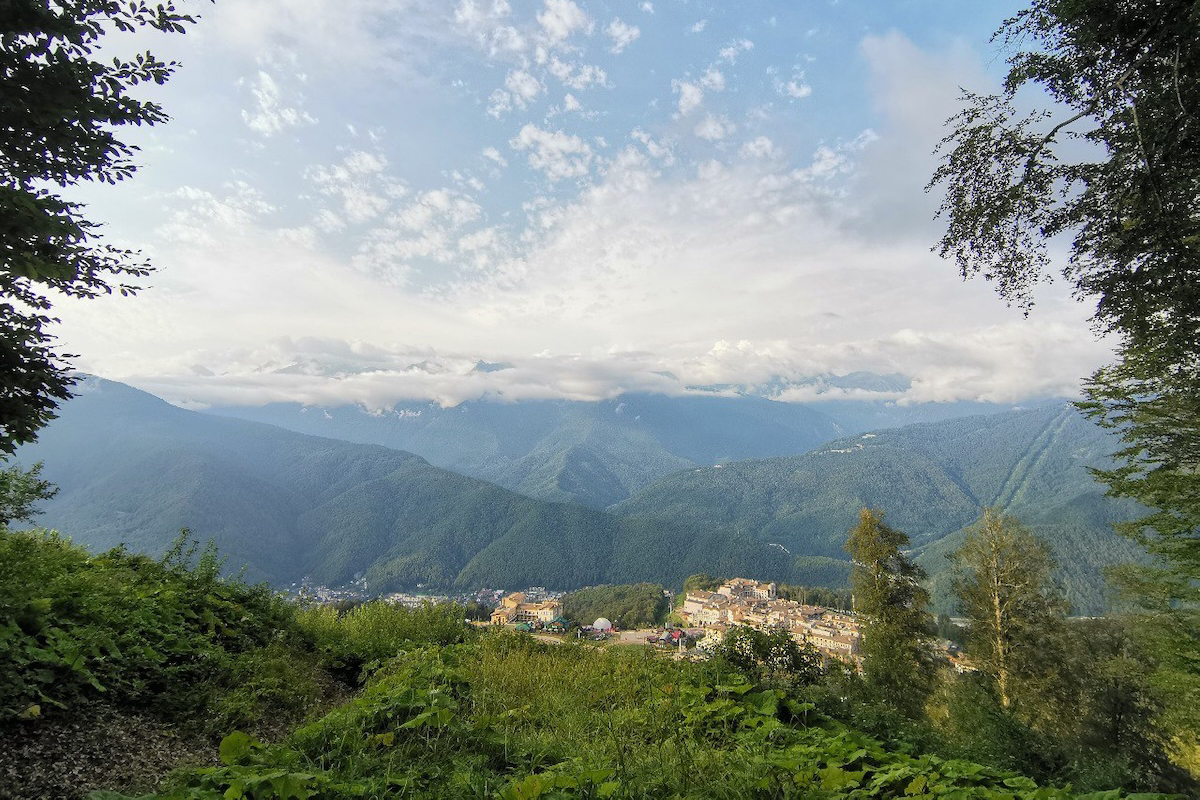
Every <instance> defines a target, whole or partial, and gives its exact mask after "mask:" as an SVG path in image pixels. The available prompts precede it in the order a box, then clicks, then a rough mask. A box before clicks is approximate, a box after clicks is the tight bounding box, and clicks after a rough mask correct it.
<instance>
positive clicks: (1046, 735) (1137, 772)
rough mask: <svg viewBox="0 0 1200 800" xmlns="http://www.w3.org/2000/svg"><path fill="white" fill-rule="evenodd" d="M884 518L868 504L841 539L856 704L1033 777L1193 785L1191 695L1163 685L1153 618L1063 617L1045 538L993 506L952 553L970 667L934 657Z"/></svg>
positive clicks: (905, 563) (895, 537) (909, 567)
mask: <svg viewBox="0 0 1200 800" xmlns="http://www.w3.org/2000/svg"><path fill="white" fill-rule="evenodd" d="M882 517H883V515H882V514H881V513H880V512H877V511H870V510H866V509H864V510H863V511H862V513H861V515H860V520H859V524H858V525H857V526H855V528H854V529H852V530H851V531H850V534H849V537H848V541H847V544H846V550H847V552H848V553H849V554H850V556H851V558H852V559H853V561H854V563H855V568H854V571H853V573H852V575H851V584H852V586H851V588H852V589H853V591H854V593H855V601H856V607H857V612H858V614H859V617H860V621H861V623H862V640H861V651H860V652H861V657H862V678H861V681H860V685H859V688H860V690H861V691H862V692H863V695H862V696H863V697H864V698H865V699H866V702H865V703H863V704H862V707H869V706H870V705H871V704H872V703H874V702H884V703H885V704H886V705H888V706H890V707H891V708H892V709H893V710H894V711H895V712H896V714H897V717H898V718H902V719H907V720H909V722H910V723H911V724H912V725H913V726H914V727H913V729H912V730H914V731H917V730H926V731H930V730H932V731H934V732H935V734H936V735H937V736H939V737H942V738H943V739H944V741H946V742H947V743H950V747H951V749H952V750H953V751H954V752H955V754H957V755H960V756H962V757H966V758H971V759H974V760H979V761H983V762H986V763H989V764H994V765H997V766H1002V767H1005V768H1009V769H1015V770H1018V771H1021V772H1022V773H1024V774H1027V775H1030V776H1033V777H1034V778H1037V779H1039V780H1045V781H1049V782H1052V783H1064V782H1069V783H1072V784H1074V785H1076V786H1080V787H1097V788H1098V787H1100V786H1104V785H1108V786H1121V787H1124V788H1127V789H1138V790H1144V791H1170V792H1183V793H1194V792H1195V791H1196V790H1197V789H1198V788H1200V785H1198V784H1197V782H1196V777H1197V774H1198V771H1197V769H1196V768H1197V763H1196V761H1195V756H1196V751H1195V738H1194V735H1195V734H1194V730H1193V729H1192V728H1191V727H1190V726H1189V724H1188V721H1189V717H1190V715H1192V714H1193V708H1192V706H1191V700H1190V699H1189V698H1188V697H1187V696H1186V695H1185V694H1175V693H1173V692H1171V691H1170V688H1171V685H1170V684H1169V683H1164V682H1163V681H1162V675H1161V673H1159V672H1158V669H1159V668H1158V663H1157V659H1156V658H1155V657H1154V656H1153V654H1152V652H1151V651H1150V649H1149V648H1148V647H1147V636H1146V634H1147V631H1148V630H1149V629H1151V627H1152V625H1151V624H1148V621H1147V620H1145V619H1138V618H1133V617H1127V618H1122V617H1116V616H1110V617H1105V618H1098V619H1086V620H1084V619H1069V618H1068V617H1067V615H1066V612H1067V606H1066V603H1065V602H1064V601H1063V600H1062V597H1061V595H1060V594H1059V593H1058V592H1057V590H1056V589H1055V588H1054V585H1053V583H1052V581H1051V575H1052V573H1053V570H1054V562H1053V559H1052V558H1051V556H1050V553H1049V549H1048V548H1047V546H1046V545H1045V544H1044V543H1043V542H1041V541H1039V540H1038V539H1037V538H1035V537H1034V536H1033V535H1032V534H1031V533H1030V531H1029V530H1028V529H1027V528H1025V527H1024V526H1023V525H1021V524H1020V523H1019V522H1018V521H1017V520H1015V519H1013V518H1011V517H1007V516H1003V515H1001V514H999V513H998V512H995V511H992V510H988V511H985V513H984V515H983V517H982V518H981V519H980V520H979V521H978V522H977V523H976V524H975V525H974V526H972V527H971V528H970V529H969V530H968V536H967V538H966V540H965V541H964V543H963V545H962V546H961V547H960V548H959V549H958V550H957V551H956V552H955V553H954V554H953V556H952V563H953V570H954V571H953V573H952V574H953V585H954V590H955V594H956V595H957V598H958V602H959V610H960V613H962V614H963V615H964V616H965V617H966V618H967V619H968V621H969V628H968V631H967V633H966V645H967V659H966V661H965V662H963V663H961V664H960V667H961V668H963V669H965V672H964V673H962V674H956V673H955V672H952V671H950V670H948V669H946V668H945V665H944V664H943V663H939V659H938V658H937V657H936V656H935V649H934V648H933V646H932V640H933V637H934V633H935V628H934V626H933V625H932V624H931V623H932V620H931V617H930V615H929V614H928V606H929V599H930V598H929V594H928V592H927V591H926V590H925V588H923V586H922V581H923V580H924V578H925V577H926V576H925V574H924V571H923V570H922V569H921V568H920V567H918V566H917V565H915V564H914V563H913V562H912V561H911V560H909V559H908V558H907V557H906V555H905V554H904V551H905V549H906V548H907V546H908V544H909V540H908V537H907V536H906V535H905V534H904V533H902V532H900V531H897V530H895V529H894V528H891V527H890V526H888V525H887V524H885V523H884V522H883V519H882ZM948 622H949V620H948V619H945V618H943V619H941V620H940V623H941V624H940V625H939V628H945V627H946V626H947V623H948ZM943 633H946V632H945V631H943ZM949 633H951V634H952V633H953V632H949ZM856 713H857V712H852V717H854V718H856V719H857V717H856V716H855V714H856ZM891 724H892V723H888V725H887V726H885V727H888V726H890V725H891ZM863 725H864V727H866V728H867V729H868V730H871V729H872V726H871V725H870V724H869V723H868V722H866V721H863ZM877 732H878V731H877ZM921 735H922V734H918V735H917V738H918V739H919V738H920V737H921ZM1189 769H1190V770H1191V774H1189Z"/></svg>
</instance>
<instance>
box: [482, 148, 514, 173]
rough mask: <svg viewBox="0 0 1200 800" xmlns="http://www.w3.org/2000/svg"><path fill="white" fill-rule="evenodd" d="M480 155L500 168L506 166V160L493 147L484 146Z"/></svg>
mask: <svg viewBox="0 0 1200 800" xmlns="http://www.w3.org/2000/svg"><path fill="white" fill-rule="evenodd" d="M481 155H482V156H483V157H484V158H486V159H487V160H488V161H491V162H492V163H494V164H496V165H497V166H499V167H501V168H504V167H507V166H508V160H507V159H506V158H505V157H504V156H502V155H500V151H499V150H497V149H496V148H494V147H485V148H484V149H483V152H482V153H481Z"/></svg>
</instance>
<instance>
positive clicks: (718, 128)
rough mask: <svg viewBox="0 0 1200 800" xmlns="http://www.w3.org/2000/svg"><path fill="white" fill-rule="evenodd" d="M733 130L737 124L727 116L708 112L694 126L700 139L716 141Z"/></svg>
mask: <svg viewBox="0 0 1200 800" xmlns="http://www.w3.org/2000/svg"><path fill="white" fill-rule="evenodd" d="M735 130H737V126H736V125H734V124H733V123H732V122H730V121H729V120H728V119H727V118H725V117H718V116H714V115H712V114H709V115H708V116H706V117H705V118H704V119H703V120H701V122H700V124H698V125H697V126H696V130H695V133H696V135H697V136H699V137H700V138H701V139H707V140H708V141H710V142H718V141H720V140H722V139H724V138H725V137H726V136H729V135H730V134H732V133H733V132H734V131H735Z"/></svg>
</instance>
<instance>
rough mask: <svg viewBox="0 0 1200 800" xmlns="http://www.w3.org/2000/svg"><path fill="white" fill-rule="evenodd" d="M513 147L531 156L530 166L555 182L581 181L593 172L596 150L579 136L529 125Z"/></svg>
mask: <svg viewBox="0 0 1200 800" xmlns="http://www.w3.org/2000/svg"><path fill="white" fill-rule="evenodd" d="M509 146H510V147H512V148H513V149H514V150H520V151H528V152H529V166H531V167H533V168H534V169H536V170H539V171H540V172H542V173H543V174H544V175H545V176H546V177H547V178H548V179H550V180H551V181H559V180H563V179H565V178H580V177H583V176H584V175H587V174H588V172H589V171H590V170H591V164H592V157H593V153H592V148H591V147H590V146H588V144H587V142H585V141H584V140H583V139H580V138H579V137H578V136H573V135H570V134H566V133H563V132H562V131H547V130H543V129H541V128H539V127H537V126H536V125H533V124H526V125H525V126H524V127H523V128H521V131H520V133H518V134H517V135H516V136H515V137H514V138H513V139H512V140H510V141H509Z"/></svg>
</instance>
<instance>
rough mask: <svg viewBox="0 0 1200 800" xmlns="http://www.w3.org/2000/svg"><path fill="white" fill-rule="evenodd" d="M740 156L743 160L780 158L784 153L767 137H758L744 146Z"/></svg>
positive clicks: (739, 152)
mask: <svg viewBox="0 0 1200 800" xmlns="http://www.w3.org/2000/svg"><path fill="white" fill-rule="evenodd" d="M738 154H739V155H740V156H741V157H742V158H779V157H780V156H781V155H782V152H781V151H780V149H779V148H778V147H776V146H775V143H774V142H772V141H771V140H770V139H769V138H768V137H766V136H756V137H755V138H754V139H752V140H750V141H748V142H746V143H745V144H743V145H742V147H741V149H740V150H739V151H738Z"/></svg>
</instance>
